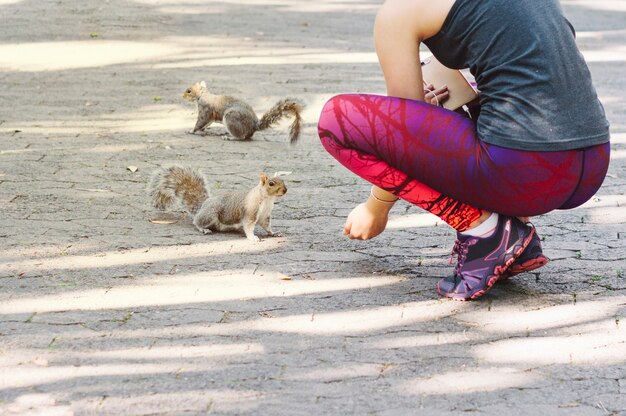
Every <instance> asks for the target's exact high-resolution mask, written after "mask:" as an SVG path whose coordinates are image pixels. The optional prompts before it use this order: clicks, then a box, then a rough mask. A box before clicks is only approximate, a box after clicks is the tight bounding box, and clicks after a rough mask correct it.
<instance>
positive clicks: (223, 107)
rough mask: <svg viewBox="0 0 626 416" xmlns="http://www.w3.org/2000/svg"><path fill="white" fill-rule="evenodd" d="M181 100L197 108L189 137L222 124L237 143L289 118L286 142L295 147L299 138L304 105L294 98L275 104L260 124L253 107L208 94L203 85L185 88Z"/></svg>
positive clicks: (232, 99)
mask: <svg viewBox="0 0 626 416" xmlns="http://www.w3.org/2000/svg"><path fill="white" fill-rule="evenodd" d="M183 98H184V99H185V100H187V101H191V102H194V101H195V102H197V104H198V119H197V121H196V125H195V126H194V128H193V129H192V130H190V131H189V132H188V133H191V134H202V132H203V131H204V130H205V129H206V128H208V127H209V126H210V125H211V124H212V123H214V122H218V123H222V124H223V125H224V127H226V130H227V131H228V133H230V134H231V135H232V136H233V137H234V138H235V139H236V140H249V139H250V138H251V137H252V135H253V134H254V133H255V132H256V131H259V130H265V129H267V128H269V127H271V126H272V125H273V124H275V123H277V122H278V121H280V120H281V119H282V118H283V117H284V116H286V115H291V116H292V117H293V118H294V120H293V123H292V124H291V126H290V127H289V142H290V143H295V142H296V141H297V140H298V138H299V137H300V130H301V129H302V117H301V113H302V110H303V109H304V104H302V102H300V101H299V100H297V99H295V98H284V99H282V100H280V101H278V102H277V103H276V104H274V106H272V108H270V109H269V110H268V111H267V112H265V114H263V116H262V117H261V119H260V120H259V118H258V117H257V115H256V113H255V112H254V110H253V109H252V107H250V105H248V104H247V103H245V102H244V101H242V100H240V99H238V98H234V97H230V96H228V95H214V94H211V93H210V92H209V91H208V90H207V86H206V83H205V82H204V81H201V82H197V83H195V84H194V85H192V86H191V87H189V88H187V89H186V90H185V92H184V93H183Z"/></svg>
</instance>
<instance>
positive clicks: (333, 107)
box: [317, 94, 347, 142]
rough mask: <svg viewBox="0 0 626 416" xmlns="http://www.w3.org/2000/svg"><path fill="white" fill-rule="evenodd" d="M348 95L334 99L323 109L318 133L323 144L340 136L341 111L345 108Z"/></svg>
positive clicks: (327, 102) (318, 124)
mask: <svg viewBox="0 0 626 416" xmlns="http://www.w3.org/2000/svg"><path fill="white" fill-rule="evenodd" d="M346 97H347V95H346V94H341V95H337V96H334V97H332V98H331V99H329V100H328V101H326V104H324V106H323V107H322V111H321V113H320V118H319V121H318V123H317V133H318V135H319V137H320V140H322V142H324V141H327V140H329V139H333V138H338V137H339V136H340V134H339V133H340V131H341V129H340V127H339V126H340V120H339V118H340V117H341V116H340V115H341V113H342V111H341V109H342V108H343V107H344V104H345V100H346Z"/></svg>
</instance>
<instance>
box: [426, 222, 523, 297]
mask: <svg viewBox="0 0 626 416" xmlns="http://www.w3.org/2000/svg"><path fill="white" fill-rule="evenodd" d="M534 233H535V227H533V226H527V225H525V224H524V223H522V222H521V221H520V220H518V219H517V218H514V217H507V216H504V215H500V216H499V218H498V226H497V228H496V231H495V232H494V233H493V234H492V235H491V236H490V237H486V238H479V237H472V236H467V235H462V234H460V233H457V241H456V243H455V245H454V249H453V251H452V253H453V254H457V256H458V262H457V265H456V267H455V268H454V274H453V275H452V276H450V277H447V278H445V279H441V280H440V281H439V283H437V292H439V294H440V295H441V296H445V297H448V298H452V299H455V300H468V299H476V298H478V297H480V296H482V295H484V294H485V293H486V292H487V291H488V290H489V289H490V288H491V286H493V285H494V283H496V281H498V279H499V278H500V277H501V276H502V275H503V274H504V273H505V272H506V270H507V269H508V268H509V266H511V264H512V263H513V262H514V261H515V259H516V258H517V257H519V256H520V255H521V254H522V252H523V251H524V249H525V248H526V246H528V244H529V243H530V240H531V239H532V237H533V235H534Z"/></svg>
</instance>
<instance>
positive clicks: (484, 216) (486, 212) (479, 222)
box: [462, 211, 492, 232]
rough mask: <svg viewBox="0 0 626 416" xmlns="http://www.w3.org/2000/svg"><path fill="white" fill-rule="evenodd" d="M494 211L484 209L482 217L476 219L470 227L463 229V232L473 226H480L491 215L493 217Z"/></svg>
mask: <svg viewBox="0 0 626 416" xmlns="http://www.w3.org/2000/svg"><path fill="white" fill-rule="evenodd" d="M491 214H492V212H490V211H483V213H482V214H481V216H480V217H478V218H477V219H475V220H474V221H473V222H472V223H471V224H470V225H469V227H467V228H466V229H465V230H463V231H462V232H465V231H469V230H471V229H473V228H476V227H478V226H479V225H480V224H482V223H483V222H485V221H487V220H488V219H489V218H490V217H491Z"/></svg>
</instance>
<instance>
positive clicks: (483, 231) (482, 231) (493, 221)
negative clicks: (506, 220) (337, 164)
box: [460, 212, 498, 238]
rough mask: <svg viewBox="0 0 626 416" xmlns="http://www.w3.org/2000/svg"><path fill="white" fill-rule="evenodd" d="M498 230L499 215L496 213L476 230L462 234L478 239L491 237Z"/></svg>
mask: <svg viewBox="0 0 626 416" xmlns="http://www.w3.org/2000/svg"><path fill="white" fill-rule="evenodd" d="M496 228H498V214H497V213H496V212H492V213H491V215H490V216H489V218H487V219H486V220H485V221H484V222H483V223H482V224H479V225H477V226H476V227H474V228H470V229H469V230H465V231H461V232H460V233H461V234H463V235H471V236H472V237H478V238H487V237H491V235H492V234H493V233H494V232H495V231H496Z"/></svg>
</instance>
